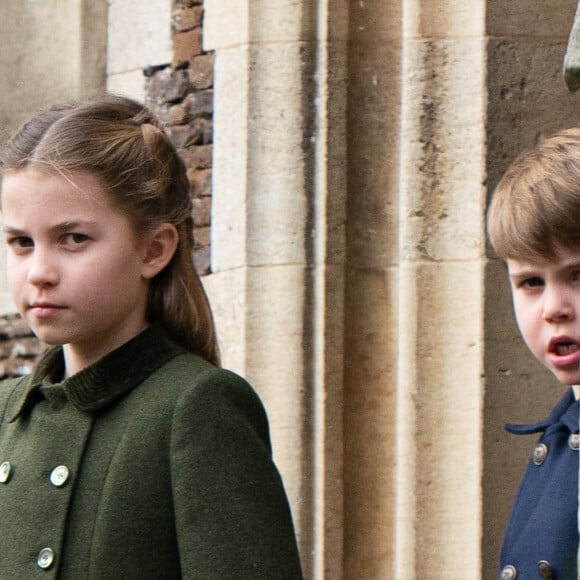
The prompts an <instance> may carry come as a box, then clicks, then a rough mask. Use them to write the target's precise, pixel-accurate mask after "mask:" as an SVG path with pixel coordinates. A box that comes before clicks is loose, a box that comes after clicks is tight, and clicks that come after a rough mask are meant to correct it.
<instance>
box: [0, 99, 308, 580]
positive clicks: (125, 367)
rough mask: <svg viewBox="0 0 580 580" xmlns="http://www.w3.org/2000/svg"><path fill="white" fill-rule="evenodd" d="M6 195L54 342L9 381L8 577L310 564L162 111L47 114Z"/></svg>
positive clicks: (1, 422) (12, 242) (21, 298)
mask: <svg viewBox="0 0 580 580" xmlns="http://www.w3.org/2000/svg"><path fill="white" fill-rule="evenodd" d="M1 201H2V214H3V222H4V231H5V237H6V242H7V245H8V260H7V268H8V279H9V286H10V290H11V292H12V294H13V296H14V299H15V301H16V304H17V306H18V309H19V311H20V312H21V314H22V315H23V316H24V318H25V319H26V321H27V322H28V324H29V325H30V326H31V328H32V329H33V331H34V332H35V334H36V335H37V336H38V338H39V339H40V340H42V341H43V342H45V343H47V344H49V345H53V346H54V348H52V349H51V350H49V351H48V352H47V354H46V355H45V356H44V357H43V358H42V360H41V361H40V363H39V364H38V366H37V368H36V371H35V372H34V373H33V374H32V375H31V376H28V377H24V378H21V379H12V380H9V381H6V382H4V383H3V384H2V385H0V522H1V526H0V530H1V533H0V578H11V579H26V580H30V579H32V578H60V579H70V580H78V579H81V578H90V579H102V580H110V579H112V578H123V579H133V578H134V579H139V580H146V579H156V580H160V579H167V580H171V579H180V578H184V579H194V578H199V579H200V580H201V579H203V580H211V579H214V578H215V579H220V580H221V579H225V578H231V579H236V580H243V579H259V578H267V579H272V580H274V579H275V580H281V579H292V580H295V579H298V578H301V577H302V575H301V571H300V564H299V559H298V552H297V548H296V541H295V536H294V531H293V527H292V521H291V517H290V511H289V508H288V503H287V499H286V496H285V494H284V490H283V487H282V483H281V480H280V476H279V474H278V472H277V470H276V468H275V466H274V464H273V462H272V458H271V449H270V441H269V435H268V423H267V418H266V415H265V413H264V409H263V407H262V405H261V403H260V401H259V399H258V398H257V396H256V394H255V393H254V391H253V390H252V389H251V387H250V386H249V385H248V384H247V383H246V382H245V381H244V380H243V379H241V378H240V377H238V376H236V375H234V374H232V373H230V372H228V371H225V370H223V369H219V368H218V364H219V355H218V348H217V344H216V337H215V332H214V327H213V322H212V316H211V311H210V308H209V305H208V302H207V299H206V296H205V293H204V291H203V288H202V285H201V283H200V280H199V278H198V276H197V275H196V273H195V270H194V267H193V264H192V259H191V255H192V245H193V234H192V217H191V209H192V208H191V199H190V195H189V182H188V179H187V176H186V172H185V168H184V166H183V164H182V162H181V161H180V159H179V157H178V155H177V153H176V151H175V149H174V148H173V146H172V145H171V144H170V142H169V140H168V139H167V137H166V135H165V134H164V132H163V131H162V130H161V128H160V127H159V125H158V122H157V121H156V119H155V118H154V117H153V116H152V115H151V113H149V112H148V111H147V110H146V109H145V108H143V107H142V106H141V105H139V104H137V103H135V102H133V101H131V100H128V99H125V98H121V97H114V96H104V97H96V98H85V99H82V100H78V101H75V102H69V103H65V104H62V105H59V106H55V107H53V108H52V109H50V110H49V111H47V112H44V113H41V114H39V115H38V116H36V117H35V118H33V119H32V120H31V121H30V122H29V123H28V124H26V125H25V126H24V127H23V128H22V129H21V130H20V131H19V132H18V133H17V135H16V136H15V137H14V138H13V139H12V141H11V142H10V143H9V144H8V145H7V147H6V148H5V151H4V154H3V158H2V189H1Z"/></svg>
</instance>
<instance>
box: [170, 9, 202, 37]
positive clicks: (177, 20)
mask: <svg viewBox="0 0 580 580" xmlns="http://www.w3.org/2000/svg"><path fill="white" fill-rule="evenodd" d="M202 13H203V8H202V7H201V6H195V7H192V8H178V9H177V10H175V11H174V12H173V16H172V25H173V30H175V32H186V31H188V30H193V29H194V28H198V27H200V26H201V18H202Z"/></svg>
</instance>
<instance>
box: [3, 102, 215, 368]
mask: <svg viewBox="0 0 580 580" xmlns="http://www.w3.org/2000/svg"><path fill="white" fill-rule="evenodd" d="M0 162H1V166H0V167H1V170H2V172H7V171H18V170H20V169H23V168H27V167H34V168H36V169H40V170H42V171H48V172H51V173H58V174H61V175H64V176H69V175H70V174H72V173H74V172H87V173H90V174H92V175H94V176H95V177H97V178H98V179H100V181H101V183H102V184H103V185H104V187H105V188H106V190H107V191H108V192H109V194H110V195H111V199H112V201H113V203H114V204H115V206H116V207H118V208H119V209H120V210H121V211H123V212H124V213H125V214H126V215H127V216H128V218H129V219H130V220H131V222H132V224H133V225H134V228H135V231H136V232H137V233H139V232H145V231H147V230H150V229H155V228H156V227H158V226H159V225H160V224H162V223H170V224H173V225H174V226H175V228H176V229H177V232H178V235H179V241H178V244H177V250H176V252H175V255H174V256H173V258H172V260H171V261H170V263H169V264H168V265H167V266H166V267H165V268H164V269H163V270H162V271H161V272H160V273H159V274H158V275H157V276H155V278H153V280H151V284H150V289H149V296H148V304H147V319H148V321H149V322H150V323H160V324H161V325H162V326H163V327H164V328H165V330H166V331H167V332H168V333H169V335H170V336H171V337H172V338H173V339H174V340H176V341H177V342H178V343H179V344H181V345H182V346H183V347H184V348H186V349H187V350H188V351H190V352H193V353H196V354H199V355H201V356H202V357H204V358H205V359H207V360H208V361H210V362H211V363H213V364H216V365H217V364H219V351H218V346H217V339H216V334H215V328H214V323H213V318H212V313H211V309H210V306H209V302H208V299H207V296H206V294H205V291H204V289H203V286H202V284H201V280H200V278H199V276H198V274H197V272H196V270H195V267H194V264H193V217H192V201H191V194H190V184H189V180H188V177H187V173H186V169H185V166H184V164H183V162H182V160H181V159H180V157H179V155H178V154H177V151H176V150H175V148H174V147H173V145H172V144H171V142H170V141H169V139H168V137H167V135H166V134H165V132H164V131H163V129H162V128H161V126H160V124H159V121H158V120H157V119H156V118H155V116H154V115H153V114H152V113H151V112H150V111H148V110H147V109H146V108H145V107H143V106H142V105H141V104H139V103H137V102H135V101H132V100H131V99H127V98H125V97H120V96H114V95H104V96H94V97H85V98H82V99H78V100H74V101H68V102H65V103H62V104H59V105H55V106H53V107H52V108H51V109H49V110H47V111H44V112H41V113H39V114H38V115H37V116H35V117H33V118H32V119H31V120H30V121H29V122H28V123H26V124H25V125H23V126H22V127H21V128H20V130H19V131H18V132H17V133H16V135H15V136H14V137H13V138H12V139H11V141H10V142H9V143H8V144H7V145H6V147H5V149H4V151H3V155H2V158H1V161H0Z"/></svg>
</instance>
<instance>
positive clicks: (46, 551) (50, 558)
mask: <svg viewBox="0 0 580 580" xmlns="http://www.w3.org/2000/svg"><path fill="white" fill-rule="evenodd" d="M36 563H37V564H38V567H39V568H42V569H43V570H48V568H50V567H51V566H52V564H53V563H54V552H53V551H52V550H51V549H50V548H42V550H40V552H38V557H37V558H36Z"/></svg>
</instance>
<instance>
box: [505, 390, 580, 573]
mask: <svg viewBox="0 0 580 580" xmlns="http://www.w3.org/2000/svg"><path fill="white" fill-rule="evenodd" d="M579 412H580V403H579V402H578V401H576V400H575V398H574V393H573V391H572V389H569V390H568V391H567V392H566V394H565V395H564V397H563V398H562V400H561V401H560V402H559V403H558V404H557V405H556V407H555V408H554V409H553V411H552V412H551V413H550V415H549V416H548V418H547V419H545V420H544V421H541V422H540V423H536V424H533V425H507V426H506V429H507V430H508V431H509V432H511V433H515V434H530V433H542V435H541V437H540V439H539V441H538V443H537V444H536V446H535V448H534V451H533V454H532V458H531V459H530V462H529V464H528V467H527V470H526V472H525V475H524V477H523V480H522V482H521V484H520V488H519V490H518V493H517V495H516V498H515V501H514V506H513V509H512V514H511V517H510V520H509V523H508V526H507V529H506V534H505V538H504V542H503V547H502V551H501V558H500V574H499V578H501V580H513V579H514V578H517V579H518V580H527V579H532V578H552V579H555V580H578V569H577V554H578V446H579V436H578V423H579Z"/></svg>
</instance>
